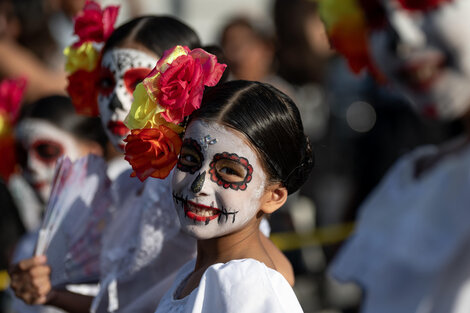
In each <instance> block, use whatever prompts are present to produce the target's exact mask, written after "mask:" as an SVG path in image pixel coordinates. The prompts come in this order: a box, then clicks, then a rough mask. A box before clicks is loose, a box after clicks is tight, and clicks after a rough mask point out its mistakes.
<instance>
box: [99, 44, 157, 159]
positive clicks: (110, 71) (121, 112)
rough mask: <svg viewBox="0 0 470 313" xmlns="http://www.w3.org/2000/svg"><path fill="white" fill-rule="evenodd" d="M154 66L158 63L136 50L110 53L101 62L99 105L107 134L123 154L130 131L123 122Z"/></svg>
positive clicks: (112, 50) (119, 50) (120, 50)
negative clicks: (140, 86)
mask: <svg viewBox="0 0 470 313" xmlns="http://www.w3.org/2000/svg"><path fill="white" fill-rule="evenodd" d="M156 63H157V59H156V58H154V57H152V56H150V55H148V54H147V53H144V52H142V51H139V50H135V49H111V50H109V51H107V52H106V53H105V54H104V56H103V60H102V62H101V67H102V74H101V83H100V91H99V94H98V105H99V109H100V114H101V121H102V123H103V126H104V129H105V131H106V134H107V135H108V137H109V139H110V141H111V143H112V144H113V145H114V146H115V147H116V148H118V149H119V150H121V151H123V148H124V142H123V139H124V138H125V137H126V136H127V134H128V132H129V130H128V129H127V127H126V126H125V125H124V122H123V121H124V119H125V117H126V116H127V114H128V113H129V111H130V109H131V104H132V100H133V98H132V93H133V92H134V89H135V86H136V85H137V84H138V83H140V82H141V81H142V80H143V79H144V78H145V76H147V74H148V73H149V72H150V71H151V70H152V68H153V67H154V66H155V64H156Z"/></svg>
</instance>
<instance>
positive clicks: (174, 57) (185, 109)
mask: <svg viewBox="0 0 470 313" xmlns="http://www.w3.org/2000/svg"><path fill="white" fill-rule="evenodd" d="M226 67H227V66H226V65H225V64H220V63H217V57H216V56H215V55H212V54H210V53H208V52H206V51H204V50H203V49H199V48H198V49H194V50H190V49H188V48H187V47H183V46H176V47H174V48H173V49H170V50H167V51H165V53H164V54H163V56H162V57H161V58H160V60H159V61H158V62H157V65H156V66H155V68H154V69H153V70H152V71H151V72H150V73H149V74H148V75H147V77H146V78H145V79H144V80H143V82H142V83H139V84H138V85H137V86H136V88H135V91H134V102H133V103H132V107H131V110H130V112H129V115H128V116H127V118H126V125H127V127H129V129H130V130H131V133H130V134H129V135H128V136H127V138H126V139H125V140H124V141H125V142H126V146H125V159H126V160H127V161H128V162H129V163H130V164H131V166H132V168H133V170H134V172H133V173H132V176H137V177H138V178H139V179H140V180H141V181H144V180H145V179H146V178H147V177H149V176H151V177H155V178H165V177H167V176H168V174H169V173H170V172H171V170H172V169H173V167H174V166H175V165H176V162H177V159H178V154H179V152H180V150H181V145H182V141H181V138H180V135H181V134H182V132H183V128H182V127H181V126H179V125H178V124H179V123H181V122H183V120H184V119H185V118H186V117H187V116H189V115H190V114H191V113H192V112H193V111H194V110H196V109H198V108H199V107H200V106H201V101H202V95H203V92H204V86H209V87H212V86H215V85H216V84H217V83H218V82H219V80H220V78H221V77H222V74H223V72H224V70H225V68H226Z"/></svg>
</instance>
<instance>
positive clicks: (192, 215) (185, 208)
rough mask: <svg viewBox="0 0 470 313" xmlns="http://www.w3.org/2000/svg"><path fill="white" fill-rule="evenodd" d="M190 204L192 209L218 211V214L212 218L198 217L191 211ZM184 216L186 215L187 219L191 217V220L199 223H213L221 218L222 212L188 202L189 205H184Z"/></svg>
mask: <svg viewBox="0 0 470 313" xmlns="http://www.w3.org/2000/svg"><path fill="white" fill-rule="evenodd" d="M188 204H189V205H191V206H192V207H196V208H197V209H201V210H213V211H216V214H214V215H212V216H200V215H197V214H196V213H194V212H192V211H191V210H190V209H189V207H188ZM184 214H185V215H186V216H187V217H189V218H190V219H192V220H195V221H198V222H209V221H212V220H213V219H215V218H217V217H219V215H220V210H219V209H217V208H213V207H210V206H207V205H203V204H198V203H194V202H192V201H187V203H185V205H184Z"/></svg>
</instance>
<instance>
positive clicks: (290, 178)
mask: <svg viewBox="0 0 470 313" xmlns="http://www.w3.org/2000/svg"><path fill="white" fill-rule="evenodd" d="M314 164H315V159H314V156H313V150H312V146H311V144H310V139H309V138H308V137H307V136H305V143H304V153H303V158H302V162H300V164H299V165H298V166H297V167H295V168H294V169H293V170H292V171H291V172H290V173H289V175H287V178H286V179H285V180H284V181H283V185H284V186H285V187H286V188H287V192H288V193H289V194H292V193H294V192H296V191H297V190H298V189H299V188H300V187H301V186H302V185H303V184H304V183H305V181H306V180H307V178H308V176H309V175H310V172H311V171H312V169H313V166H314Z"/></svg>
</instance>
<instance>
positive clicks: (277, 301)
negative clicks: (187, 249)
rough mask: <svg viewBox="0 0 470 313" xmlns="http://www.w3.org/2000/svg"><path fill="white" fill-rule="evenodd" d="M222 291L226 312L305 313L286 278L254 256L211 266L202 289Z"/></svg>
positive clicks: (204, 278)
mask: <svg viewBox="0 0 470 313" xmlns="http://www.w3.org/2000/svg"><path fill="white" fill-rule="evenodd" d="M201 287H202V288H204V289H205V290H206V292H204V293H205V294H212V293H219V294H220V295H221V297H219V300H218V302H220V305H221V308H224V310H227V312H302V308H301V307H300V304H299V302H298V300H297V297H296V296H295V294H294V291H293V290H292V287H291V286H290V285H289V283H288V282H287V280H286V279H285V278H284V276H282V275H281V274H280V273H279V272H277V271H276V270H273V269H271V268H269V267H267V266H266V265H265V264H264V263H262V262H259V261H257V260H255V259H240V260H232V261H229V262H227V263H218V264H214V265H212V266H210V267H209V268H208V269H207V270H206V272H205V273H204V275H203V277H202V279H201V283H200V285H199V288H201Z"/></svg>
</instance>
